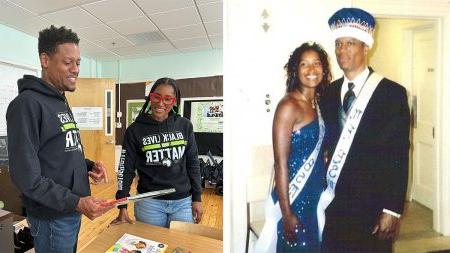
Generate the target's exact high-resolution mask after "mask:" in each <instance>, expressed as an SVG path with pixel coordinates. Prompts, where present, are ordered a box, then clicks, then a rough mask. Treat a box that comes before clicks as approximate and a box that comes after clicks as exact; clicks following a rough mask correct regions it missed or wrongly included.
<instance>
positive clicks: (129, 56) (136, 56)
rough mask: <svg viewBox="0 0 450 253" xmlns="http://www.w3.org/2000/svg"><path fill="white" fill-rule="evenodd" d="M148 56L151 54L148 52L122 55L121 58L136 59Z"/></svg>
mask: <svg viewBox="0 0 450 253" xmlns="http://www.w3.org/2000/svg"><path fill="white" fill-rule="evenodd" d="M147 57H150V55H149V54H148V53H141V54H132V55H126V56H121V57H120V59H121V60H134V59H139V58H147Z"/></svg>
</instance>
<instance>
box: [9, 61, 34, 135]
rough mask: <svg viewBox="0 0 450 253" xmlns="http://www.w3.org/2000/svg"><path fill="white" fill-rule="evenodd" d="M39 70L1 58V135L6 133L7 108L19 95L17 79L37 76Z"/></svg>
mask: <svg viewBox="0 0 450 253" xmlns="http://www.w3.org/2000/svg"><path fill="white" fill-rule="evenodd" d="M37 74H38V71H37V70H34V69H32V68H29V67H25V66H19V65H15V64H11V63H7V62H3V61H1V60H0V135H1V136H4V135H6V109H7V108H8V105H9V103H10V102H11V101H12V100H13V99H14V98H15V97H16V96H17V94H18V89H17V80H18V79H20V78H22V77H23V75H34V76H37Z"/></svg>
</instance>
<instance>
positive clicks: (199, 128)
mask: <svg viewBox="0 0 450 253" xmlns="http://www.w3.org/2000/svg"><path fill="white" fill-rule="evenodd" d="M180 112H182V116H183V117H186V118H188V119H189V120H190V121H191V122H192V126H193V128H194V135H195V139H196V141H197V148H198V153H199V154H200V155H206V154H207V153H208V151H211V153H212V154H213V155H215V156H223V98H222V97H197V98H182V99H181V108H180Z"/></svg>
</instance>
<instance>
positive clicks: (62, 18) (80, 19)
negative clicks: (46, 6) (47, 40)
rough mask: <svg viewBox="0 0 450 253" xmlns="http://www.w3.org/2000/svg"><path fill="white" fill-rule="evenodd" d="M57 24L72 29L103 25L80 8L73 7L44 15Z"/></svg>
mask: <svg viewBox="0 0 450 253" xmlns="http://www.w3.org/2000/svg"><path fill="white" fill-rule="evenodd" d="M43 16H44V17H45V18H47V19H48V20H50V21H52V22H53V23H55V24H61V25H64V26H67V27H68V28H71V29H76V28H85V27H90V26H94V25H100V24H102V22H101V21H99V20H98V19H96V18H95V17H94V16H92V15H91V14H89V13H88V12H87V11H85V10H83V9H81V8H80V7H73V8H69V9H64V10H60V11H56V12H52V13H47V14H44V15H43Z"/></svg>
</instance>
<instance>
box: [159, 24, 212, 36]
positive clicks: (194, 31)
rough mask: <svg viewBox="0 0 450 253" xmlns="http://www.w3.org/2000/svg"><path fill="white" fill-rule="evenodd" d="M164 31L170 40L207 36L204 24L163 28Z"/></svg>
mask: <svg viewBox="0 0 450 253" xmlns="http://www.w3.org/2000/svg"><path fill="white" fill-rule="evenodd" d="M163 33H164V34H165V35H166V36H167V37H168V38H169V39H170V40H182V39H190V38H196V37H204V36H206V33H205V29H204V28H203V25H202V24H196V25H190V26H183V27H180V28H173V29H167V30H163Z"/></svg>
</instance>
